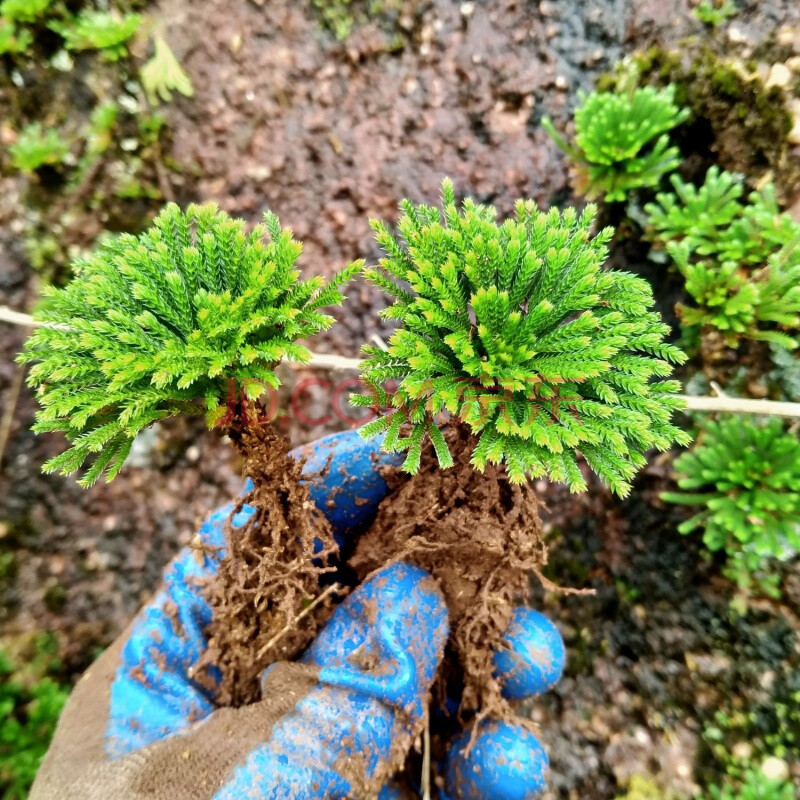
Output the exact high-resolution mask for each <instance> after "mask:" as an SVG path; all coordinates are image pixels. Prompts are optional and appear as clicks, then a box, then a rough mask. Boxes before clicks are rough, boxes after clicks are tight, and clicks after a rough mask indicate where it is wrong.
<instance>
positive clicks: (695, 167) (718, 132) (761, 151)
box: [598, 39, 800, 200]
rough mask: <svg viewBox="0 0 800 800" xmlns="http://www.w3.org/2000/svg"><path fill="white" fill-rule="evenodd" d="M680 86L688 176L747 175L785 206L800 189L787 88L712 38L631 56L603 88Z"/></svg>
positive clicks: (679, 136)
mask: <svg viewBox="0 0 800 800" xmlns="http://www.w3.org/2000/svg"><path fill="white" fill-rule="evenodd" d="M670 83H671V84H674V85H675V86H676V93H675V100H676V102H677V104H678V105H679V106H682V107H686V108H689V109H691V111H692V117H691V118H690V120H689V122H688V123H687V124H686V125H684V126H682V127H681V128H680V129H679V130H678V131H677V132H676V134H677V135H676V137H675V139H676V143H677V144H678V145H679V147H680V148H681V152H682V154H683V158H684V167H683V169H682V170H681V171H682V172H683V173H686V174H685V177H689V178H693V177H701V176H702V175H703V174H704V173H705V170H706V169H707V168H708V166H709V165H710V164H711V163H717V164H719V165H720V166H721V167H722V168H724V169H727V170H730V171H732V172H740V173H743V174H744V175H745V176H747V178H748V180H749V181H750V183H751V185H756V184H758V183H759V182H761V181H763V180H765V179H767V178H768V179H771V180H773V181H774V182H775V184H776V187H777V188H778V191H779V193H780V194H781V196H782V198H783V199H784V200H786V199H787V196H791V192H792V191H793V190H794V189H796V187H797V186H798V184H799V183H800V163H799V162H798V159H797V158H796V156H794V155H793V154H792V152H791V150H792V148H791V146H790V143H789V141H788V139H787V137H788V134H789V132H790V131H791V129H792V126H793V119H792V115H791V113H790V111H789V109H788V107H787V100H788V99H789V96H790V93H791V92H793V91H794V89H795V84H796V85H800V79H799V80H797V81H796V82H795V84H793V85H792V87H790V88H789V89H784V88H782V87H779V86H770V87H768V86H767V85H766V82H765V80H764V78H763V71H761V73H760V72H759V68H758V61H757V60H755V59H748V60H747V61H742V60H739V59H738V58H737V57H735V56H733V57H732V56H728V55H726V54H725V52H724V51H720V49H719V48H718V47H715V46H714V45H712V44H710V43H709V42H708V41H707V40H706V39H703V40H699V39H689V40H687V41H685V42H683V43H682V46H681V48H680V49H671V48H664V47H661V46H653V47H651V48H649V49H646V50H643V51H640V52H637V53H634V54H632V55H631V56H629V57H628V59H626V61H625V62H624V63H623V65H622V66H621V67H620V68H619V69H618V70H617V71H616V72H614V73H612V74H610V75H606V76H604V77H602V78H601V79H600V80H599V81H598V86H599V87H600V88H603V89H617V90H625V89H626V88H628V87H630V86H632V85H634V86H635V85H653V86H666V85H668V84H670Z"/></svg>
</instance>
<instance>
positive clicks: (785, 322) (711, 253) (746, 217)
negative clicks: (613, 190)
mask: <svg viewBox="0 0 800 800" xmlns="http://www.w3.org/2000/svg"><path fill="white" fill-rule="evenodd" d="M671 181H672V185H673V189H674V191H673V192H663V193H660V194H659V195H657V197H656V201H655V202H653V203H648V204H647V206H646V207H645V211H646V213H647V215H648V225H649V235H650V237H651V238H652V239H653V240H655V241H656V242H658V243H659V244H661V245H662V246H664V247H665V248H666V251H667V253H668V254H669V255H670V257H671V258H672V260H673V262H674V263H675V265H676V266H677V267H678V269H679V270H680V272H681V273H682V275H683V276H684V277H685V278H686V290H687V292H688V293H689V295H690V296H691V297H692V299H693V300H694V306H682V307H681V311H682V315H683V319H684V321H685V322H686V324H687V325H690V326H691V325H701V326H702V325H708V326H711V327H713V328H715V329H717V330H718V331H720V332H721V333H722V334H723V336H724V338H725V340H726V342H727V343H728V344H729V345H731V346H734V345H735V344H736V343H737V341H738V339H740V338H748V339H758V340H763V341H768V342H771V343H773V344H776V345H780V346H782V347H786V348H793V347H795V346H796V344H797V339H796V337H795V332H796V331H797V330H798V329H800V224H798V223H797V222H795V221H794V220H793V219H792V218H791V217H790V216H789V215H788V214H786V213H781V210H780V207H779V206H778V203H777V201H776V198H775V191H774V187H773V186H772V185H769V184H768V185H766V186H765V187H764V188H762V189H761V190H759V191H755V192H752V193H751V194H750V195H749V197H748V199H747V201H746V202H743V201H742V195H743V193H744V188H743V186H742V180H741V177H740V176H737V175H734V174H732V173H729V172H724V171H720V170H719V169H718V168H717V167H711V169H709V171H708V173H707V175H706V178H705V181H704V183H703V184H702V185H701V186H699V187H695V186H693V185H692V184H691V183H688V182H686V181H684V180H683V179H681V178H680V177H679V176H677V175H673V176H672V178H671Z"/></svg>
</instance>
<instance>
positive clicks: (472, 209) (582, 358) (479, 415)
mask: <svg viewBox="0 0 800 800" xmlns="http://www.w3.org/2000/svg"><path fill="white" fill-rule="evenodd" d="M442 205H443V208H442V210H441V212H440V211H439V209H437V208H433V207H428V206H415V205H413V204H412V203H410V202H408V201H404V202H403V203H402V204H401V209H402V217H401V219H400V221H399V223H398V235H397V236H394V235H393V234H392V233H391V232H390V231H389V230H388V228H386V226H385V225H383V223H381V222H375V221H373V223H372V225H373V228H374V230H375V232H376V238H377V241H378V243H379V244H380V246H381V247H382V249H383V251H384V253H385V257H384V258H383V259H382V260H381V262H380V266H379V267H378V268H376V269H370V270H367V272H366V277H367V279H368V280H370V281H371V282H372V283H374V284H375V285H377V286H379V287H380V288H382V289H383V290H384V291H385V292H386V293H387V294H389V295H390V296H391V297H392V298H393V299H394V303H393V304H392V305H391V306H390V307H389V308H388V309H386V311H384V312H383V315H384V317H386V318H388V319H396V320H398V321H399V322H400V328H399V329H398V330H397V331H396V332H395V333H394V335H393V336H392V338H391V340H390V341H389V346H388V349H387V350H385V351H384V350H381V349H379V348H375V347H371V346H367V347H365V348H364V354H365V356H366V359H365V361H364V362H363V364H362V380H363V381H364V382H365V383H366V385H367V386H368V387H369V388H370V393H369V394H366V395H363V396H361V397H359V398H355V400H356V402H358V403H360V404H362V405H375V404H377V405H378V406H379V407H380V408H383V409H386V411H385V414H384V415H383V416H381V417H379V418H377V419H375V420H374V421H373V422H371V423H369V424H367V425H366V426H364V427H363V428H362V429H361V431H362V433H363V435H364V436H367V437H369V436H374V435H376V434H378V433H380V432H385V433H386V438H385V440H384V443H383V446H384V448H386V449H388V450H405V451H408V455H407V458H406V461H405V464H404V468H405V469H406V470H407V471H409V472H412V473H413V472H416V471H417V469H418V467H419V462H420V454H421V450H422V446H423V442H424V441H425V439H426V438H427V437H430V439H431V441H432V443H433V446H434V447H435V449H436V453H437V455H438V457H439V462H440V464H441V465H442V466H443V467H446V466H449V465H450V464H451V463H452V459H451V455H450V453H449V452H448V449H447V445H446V444H445V442H444V439H443V437H442V435H441V433H440V431H439V429H438V427H437V425H436V417H437V415H438V414H440V413H441V412H448V413H449V414H451V415H453V416H457V417H458V418H459V419H460V421H461V422H463V423H464V424H466V425H468V426H469V428H470V429H471V430H472V431H473V432H474V433H475V434H476V436H477V444H476V446H475V449H474V451H473V453H472V463H473V464H474V466H475V467H477V468H478V469H483V468H484V467H485V465H486V464H487V463H501V462H504V463H505V465H506V468H507V470H508V474H509V476H510V478H511V480H512V481H515V482H522V481H524V480H525V479H526V476H527V475H533V476H541V475H549V476H550V477H551V478H553V479H555V480H559V481H565V482H566V483H568V484H569V485H570V488H571V489H572V490H573V491H581V490H583V489H585V488H586V481H585V480H584V478H583V476H582V474H581V472H580V470H579V468H578V463H577V459H576V454H575V453H576V451H577V450H580V452H581V453H583V455H584V457H585V458H586V460H587V461H588V463H589V465H590V466H591V468H592V469H593V470H594V471H595V472H596V473H597V474H598V475H599V476H600V477H601V478H602V479H603V480H604V481H606V482H607V483H608V485H609V486H610V487H611V488H612V489H613V490H614V491H615V492H617V493H618V494H627V492H628V491H629V489H630V480H631V478H632V477H633V475H634V474H635V472H636V471H637V470H638V468H639V467H641V466H642V465H643V464H644V463H645V458H644V452H645V451H646V450H648V449H650V448H658V449H661V450H666V449H668V448H669V447H670V446H671V444H672V443H673V442H674V441H678V442H681V443H686V442H688V440H689V439H688V436H687V434H686V433H685V432H683V431H681V430H679V429H678V428H677V427H675V426H674V425H672V424H671V422H670V417H671V414H672V411H673V409H675V408H678V407H680V405H681V404H680V401H679V400H678V399H677V398H676V397H675V396H674V393H675V392H677V391H678V389H679V385H678V383H677V382H676V381H672V380H669V379H668V378H669V375H670V374H671V372H672V364H673V363H681V362H682V361H683V360H684V358H685V356H684V354H683V353H682V352H681V351H680V350H679V349H678V348H676V347H674V346H673V345H670V344H667V343H665V342H664V337H665V335H666V334H667V333H668V327H667V326H666V325H665V324H664V323H663V322H662V321H661V319H660V317H659V316H658V314H656V313H655V312H653V311H652V310H651V308H652V302H653V299H652V293H651V290H650V287H649V285H648V284H647V283H646V282H645V281H643V280H641V279H640V278H637V277H635V276H633V275H630V274H628V273H625V272H617V271H603V265H604V263H605V260H606V257H607V255H608V249H607V243H608V241H609V239H610V237H611V230H610V229H605V230H603V231H601V232H600V233H599V234H597V235H596V236H592V233H591V228H592V223H593V221H594V217H595V209H594V207H592V206H590V207H588V208H587V209H586V210H585V211H584V212H583V213H582V214H578V213H577V212H576V211H575V210H574V209H570V208H568V209H566V210H564V211H563V212H561V211H559V210H558V209H551V210H550V211H548V212H541V211H539V210H538V209H537V208H536V206H535V204H534V203H533V202H532V201H519V202H518V203H517V205H516V212H515V215H514V217H513V218H512V219H509V220H507V221H505V222H504V223H502V224H498V223H497V221H496V212H495V210H494V209H493V208H491V207H489V206H481V205H477V204H476V203H474V202H473V201H472V200H470V199H467V200H465V201H464V203H463V205H462V207H461V209H459V208H458V206H457V205H456V201H455V194H454V190H453V185H452V184H451V183H450V182H449V181H445V182H444V183H443V186H442ZM409 290H410V291H409ZM653 378H655V380H651V379H653ZM390 380H391V381H396V382H397V390H396V392H394V393H392V394H390V393H388V392H387V391H386V388H385V384H386V382H387V381H390ZM539 412H541V413H539ZM406 423H410V432H409V433H408V435H407V436H403V435H401V434H402V431H403V430H404V427H403V426H404V425H405V424H406Z"/></svg>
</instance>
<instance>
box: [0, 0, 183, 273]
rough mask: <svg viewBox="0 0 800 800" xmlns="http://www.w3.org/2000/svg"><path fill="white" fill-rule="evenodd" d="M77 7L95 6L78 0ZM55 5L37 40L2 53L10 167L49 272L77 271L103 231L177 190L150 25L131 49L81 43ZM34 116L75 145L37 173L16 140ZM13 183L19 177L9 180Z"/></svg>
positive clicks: (27, 231)
mask: <svg viewBox="0 0 800 800" xmlns="http://www.w3.org/2000/svg"><path fill="white" fill-rule="evenodd" d="M66 5H67V8H68V10H69V11H70V12H73V13H77V12H79V11H81V10H82V9H88V8H94V6H93V4H91V3H88V2H80V1H79V2H69V3H67V4H66ZM113 8H114V9H115V10H117V11H118V12H119V13H126V12H134V11H139V12H141V11H144V10H145V9H146V2H144V0H117V2H115V3H113ZM48 21H49V19H48V17H47V15H46V14H45V15H44V16H43V17H42V18H41V19H40V20H38V21H37V22H35V23H32V24H30V25H28V26H27V28H28V30H29V31H30V33H31V36H32V43H31V44H30V46H29V47H28V48H27V49H26V50H25V52H23V53H18V54H6V55H4V56H2V57H0V120H2V122H0V139H1V140H2V142H3V144H4V145H7V146H8V147H4V148H2V150H0V175H2V176H5V180H8V181H10V180H13V179H15V178H16V179H17V180H18V184H17V188H16V191H18V192H19V194H20V199H21V202H22V203H23V204H24V206H25V208H26V214H25V215H24V217H23V229H22V230H21V231H20V232H19V233H20V235H19V236H18V241H21V242H22V243H23V246H24V250H25V256H26V257H27V259H28V261H29V263H30V264H31V266H32V267H33V268H34V269H35V270H36V271H37V272H39V273H40V274H41V275H42V276H43V278H44V279H45V280H47V281H51V280H52V281H55V282H62V281H63V280H65V279H66V278H67V277H69V268H68V264H69V262H70V260H71V258H72V257H73V256H74V255H75V253H76V251H79V250H81V249H84V248H88V247H90V246H91V245H92V244H93V242H94V241H95V239H96V238H97V237H98V236H99V235H100V234H101V233H102V232H103V231H138V230H140V229H142V228H143V227H145V226H146V225H147V223H148V222H149V220H150V218H151V217H152V216H153V215H154V214H155V212H156V211H157V210H158V208H160V206H161V205H163V203H164V202H165V201H166V200H168V199H172V198H173V195H174V191H175V190H174V189H173V186H172V183H173V177H174V176H173V172H172V168H173V166H174V163H173V162H170V161H169V159H168V157H167V155H166V154H167V153H168V150H169V131H168V128H167V126H166V124H165V122H164V118H163V117H162V116H161V114H160V113H159V112H158V110H156V109H152V108H150V107H149V106H148V104H147V102H146V99H145V97H144V92H143V90H142V88H141V85H140V84H139V79H138V68H139V66H140V65H141V63H143V57H144V56H145V55H146V53H147V48H148V47H149V44H148V40H147V36H146V35H145V34H146V28H145V27H143V28H142V31H141V35H139V36H138V38H134V39H133V40H132V41H131V42H130V43H129V49H128V50H127V51H126V53H125V55H123V57H122V58H120V59H118V60H116V61H109V60H107V59H105V58H104V56H103V54H102V52H101V51H96V50H95V51H92V50H89V51H84V52H74V51H67V50H65V49H63V47H62V44H63V42H62V40H61V38H60V37H59V36H58V35H57V34H55V33H54V32H53V31H52V30H50V29H49V28H48V27H47V24H48ZM31 124H39V125H40V126H41V128H42V130H44V131H48V132H50V131H54V132H55V134H56V137H57V139H58V140H59V141H60V142H61V143H62V146H63V147H64V148H65V150H66V155H65V156H64V157H63V158H62V157H58V158H56V159H55V161H54V163H50V164H45V165H43V166H41V167H39V168H37V169H34V170H32V171H30V172H29V173H27V174H22V173H20V171H19V170H18V168H17V166H16V165H15V163H14V158H13V155H12V152H13V151H12V149H11V148H13V145H14V143H15V142H17V141H19V139H20V134H21V132H22V131H23V130H24V129H25V128H26V127H27V126H29V125H31ZM8 185H10V184H8Z"/></svg>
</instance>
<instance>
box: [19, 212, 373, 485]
mask: <svg viewBox="0 0 800 800" xmlns="http://www.w3.org/2000/svg"><path fill="white" fill-rule="evenodd" d="M300 251H301V245H300V243H299V242H297V241H295V240H294V239H293V238H292V235H291V233H290V232H289V231H283V230H281V228H280V225H279V223H278V219H277V217H275V216H274V215H273V214H270V213H267V214H266V215H265V217H264V224H263V225H259V226H258V227H257V228H256V229H255V230H254V231H253V232H252V233H247V232H246V231H245V227H244V222H243V221H241V220H236V219H231V218H230V217H228V215H227V214H225V213H222V212H220V211H218V210H217V208H216V207H215V206H214V205H205V206H190V207H189V208H188V209H187V210H186V212H183V211H181V210H180V209H179V208H178V207H177V206H175V205H170V206H168V207H167V208H165V209H164V211H162V213H161V214H159V216H158V217H157V218H156V220H155V222H154V224H153V226H152V227H151V228H150V229H149V230H148V231H147V232H145V233H143V234H141V235H140V236H132V235H129V234H125V235H122V236H119V237H117V238H115V239H112V240H110V241H108V242H106V243H105V244H103V245H101V246H100V247H99V248H98V250H97V251H96V252H95V253H94V254H93V255H91V256H89V257H88V258H86V259H83V260H81V261H79V262H78V263H77V264H76V265H75V268H76V272H77V274H76V277H75V278H74V279H73V280H72V282H71V283H70V284H68V285H67V286H66V287H65V288H63V289H57V288H52V287H51V288H49V289H47V290H46V292H45V300H44V302H43V304H42V306H41V308H40V310H39V312H38V313H37V319H38V320H39V322H41V323H44V326H43V327H39V328H37V329H36V331H35V332H34V333H33V334H32V336H31V337H30V338H29V339H28V342H27V344H26V346H25V349H24V352H23V353H22V354H21V356H20V360H21V361H23V362H33V366H32V367H31V368H30V370H29V373H28V383H29V384H30V385H31V386H34V387H35V388H36V392H37V397H38V400H39V403H40V405H41V408H40V410H39V412H38V414H37V419H36V424H35V426H34V430H36V431H37V432H45V431H61V432H63V433H64V434H65V435H66V437H67V439H68V440H69V442H70V447H69V449H68V450H66V451H65V452H63V453H61V454H60V455H58V456H56V457H55V458H53V459H51V460H50V461H48V462H47V463H46V464H45V466H44V469H45V470H46V471H47V472H61V473H64V474H72V473H74V472H76V471H77V470H79V469H81V467H83V466H86V465H87V464H88V465H89V466H88V470H87V471H86V473H85V474H84V476H83V478H82V479H81V483H82V484H83V485H85V486H88V485H91V484H92V483H94V481H96V480H97V479H98V478H99V477H100V476H101V475H102V474H105V475H106V477H107V479H108V480H111V479H112V478H113V477H114V476H115V475H116V474H117V472H119V470H120V468H121V467H122V465H123V463H124V461H125V458H126V456H127V454H128V452H129V451H130V448H131V444H132V442H133V439H134V438H135V436H136V435H137V434H138V433H139V432H140V431H141V430H143V429H144V428H146V427H147V426H148V425H151V424H152V423H153V422H155V421H157V420H161V419H165V418H166V417H169V416H172V415H174V414H179V413H198V412H202V410H203V409H205V412H206V414H207V416H208V420H209V422H210V423H211V424H213V423H214V422H215V421H218V420H219V418H220V416H221V414H222V413H224V407H223V405H222V404H223V403H225V401H226V397H227V392H228V386H229V381H235V382H236V384H237V385H239V386H241V387H243V389H244V390H245V391H246V392H248V393H249V394H251V395H255V394H259V393H261V392H262V391H263V388H264V386H271V387H277V386H278V385H279V381H278V378H277V377H276V375H275V367H276V365H277V364H278V363H279V362H280V361H281V359H283V358H287V357H289V358H292V359H294V360H297V361H304V360H307V359H308V357H309V351H308V350H307V349H306V347H304V346H303V345H301V344H298V342H297V340H298V339H302V338H306V337H309V336H312V335H314V334H315V333H317V332H319V331H322V330H324V329H326V328H327V327H329V326H330V325H331V323H332V322H333V318H332V317H331V316H329V315H327V314H325V313H324V312H323V309H324V308H325V307H327V306H331V305H338V304H339V303H340V302H341V301H342V296H341V293H340V288H341V286H342V285H343V284H344V282H346V281H347V280H349V278H350V277H351V276H352V275H353V274H354V273H355V272H356V271H357V270H358V269H359V268H360V264H358V263H356V264H353V265H351V266H350V267H348V268H346V269H345V270H343V271H342V272H340V273H339V274H338V275H337V276H336V277H335V278H334V279H333V280H332V281H330V282H329V283H326V282H325V281H324V280H323V279H322V278H320V277H313V278H310V279H308V280H300V279H299V273H298V271H297V270H296V269H295V262H296V261H297V258H298V256H299V255H300Z"/></svg>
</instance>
